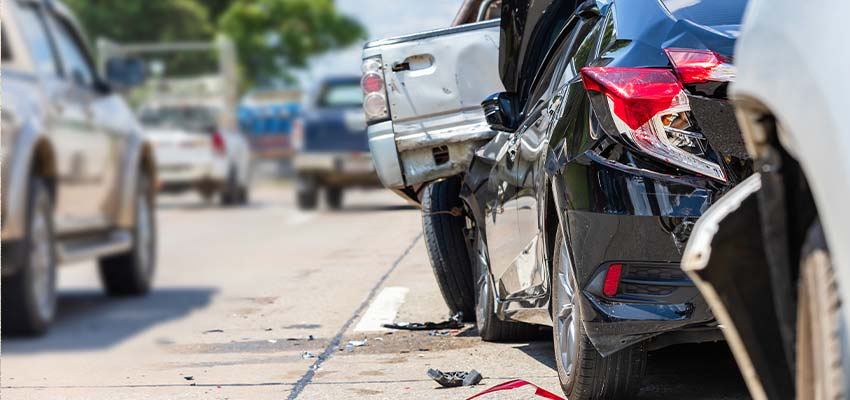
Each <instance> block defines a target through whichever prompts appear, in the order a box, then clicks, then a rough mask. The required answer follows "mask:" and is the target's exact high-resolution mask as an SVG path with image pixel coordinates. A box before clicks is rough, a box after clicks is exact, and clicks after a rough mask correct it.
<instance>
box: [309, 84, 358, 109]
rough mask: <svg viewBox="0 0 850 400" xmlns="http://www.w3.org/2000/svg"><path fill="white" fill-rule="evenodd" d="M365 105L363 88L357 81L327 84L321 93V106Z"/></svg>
mask: <svg viewBox="0 0 850 400" xmlns="http://www.w3.org/2000/svg"><path fill="white" fill-rule="evenodd" d="M361 105H363V89H361V88H360V85H359V84H357V83H351V84H348V83H346V84H334V85H328V86H325V88H324V89H322V93H321V94H320V95H319V106H320V107H360V106H361Z"/></svg>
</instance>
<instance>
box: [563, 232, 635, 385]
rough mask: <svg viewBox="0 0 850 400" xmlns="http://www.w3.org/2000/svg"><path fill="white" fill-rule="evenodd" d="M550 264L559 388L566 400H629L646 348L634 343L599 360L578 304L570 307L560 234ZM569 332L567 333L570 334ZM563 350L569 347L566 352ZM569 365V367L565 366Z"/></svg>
mask: <svg viewBox="0 0 850 400" xmlns="http://www.w3.org/2000/svg"><path fill="white" fill-rule="evenodd" d="M555 244H556V245H557V246H558V247H557V248H556V249H555V252H554V253H553V254H554V256H553V260H552V271H553V274H552V301H551V304H552V326H553V328H552V337H553V340H554V344H555V364H556V366H557V370H558V378H559V380H560V381H561V388H562V389H563V390H564V394H565V395H567V397H568V398H569V399H570V400H589V399H631V398H634V397H635V395H636V394H637V392H638V390H639V389H640V381H641V379H642V378H643V375H644V371H645V369H646V355H647V350H646V345H645V343H638V344H635V345H632V346H629V347H628V348H626V349H623V350H620V351H618V352H616V353H614V354H612V355H609V356H608V357H602V355H601V354H599V352H598V351H596V348H595V347H593V343H591V342H590V339H589V338H588V336H587V333H586V332H585V330H584V324H582V323H581V320H582V319H581V313H582V310H581V302H579V303H578V304H574V303H573V299H574V298H575V296H580V294H579V292H578V290H576V289H575V288H576V286H577V285H576V281H575V279H574V275H573V270H572V266H571V265H565V264H568V263H569V254H568V253H567V250H566V243H565V241H564V239H563V237H562V235H561V232H560V230H559V231H558V232H557V233H556V234H555ZM570 328H571V330H570ZM566 346H569V348H567V347H566ZM567 364H569V365H567Z"/></svg>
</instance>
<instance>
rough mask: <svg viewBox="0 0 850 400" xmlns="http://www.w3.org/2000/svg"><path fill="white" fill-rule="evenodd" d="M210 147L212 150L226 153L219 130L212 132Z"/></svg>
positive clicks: (225, 146)
mask: <svg viewBox="0 0 850 400" xmlns="http://www.w3.org/2000/svg"><path fill="white" fill-rule="evenodd" d="M212 147H213V151H215V152H216V153H218V154H225V153H227V145H226V144H225V142H224V136H222V135H221V132H220V131H215V132H213V135H212Z"/></svg>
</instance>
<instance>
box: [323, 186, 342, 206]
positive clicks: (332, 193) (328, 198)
mask: <svg viewBox="0 0 850 400" xmlns="http://www.w3.org/2000/svg"><path fill="white" fill-rule="evenodd" d="M344 198H345V195H344V192H343V190H342V188H341V187H334V186H330V187H328V188H325V203H327V204H328V207H329V208H330V209H331V210H339V209H342V202H343V199H344Z"/></svg>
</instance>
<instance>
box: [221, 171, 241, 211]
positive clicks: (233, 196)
mask: <svg viewBox="0 0 850 400" xmlns="http://www.w3.org/2000/svg"><path fill="white" fill-rule="evenodd" d="M240 193H241V192H240V187H239V179H237V177H236V169H235V168H230V171H229V172H228V173H227V183H225V184H224V188H223V189H222V191H221V205H222V206H225V207H227V206H233V205H237V204H241V203H240V201H239V199H240Z"/></svg>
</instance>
